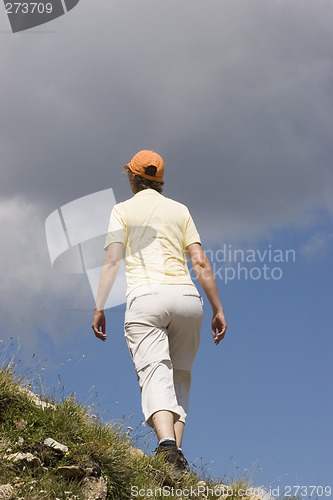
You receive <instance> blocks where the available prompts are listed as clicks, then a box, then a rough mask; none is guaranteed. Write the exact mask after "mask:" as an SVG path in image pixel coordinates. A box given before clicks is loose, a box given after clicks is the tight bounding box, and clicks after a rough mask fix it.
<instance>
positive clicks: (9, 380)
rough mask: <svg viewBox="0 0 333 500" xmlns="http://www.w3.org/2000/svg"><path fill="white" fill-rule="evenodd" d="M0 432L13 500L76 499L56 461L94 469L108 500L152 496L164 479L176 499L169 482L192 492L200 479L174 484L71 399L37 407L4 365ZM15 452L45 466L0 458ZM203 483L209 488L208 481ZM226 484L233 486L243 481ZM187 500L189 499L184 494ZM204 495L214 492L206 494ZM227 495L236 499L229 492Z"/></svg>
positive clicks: (162, 468)
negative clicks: (58, 446) (52, 445)
mask: <svg viewBox="0 0 333 500" xmlns="http://www.w3.org/2000/svg"><path fill="white" fill-rule="evenodd" d="M52 403H54V402H52ZM54 404H55V403H54ZM0 436H1V437H0V485H3V484H6V483H11V484H12V485H13V486H15V490H16V496H15V498H18V499H19V498H21V499H24V500H30V499H36V500H37V499H38V500H43V499H56V498H58V499H60V500H74V499H76V500H80V499H81V498H82V494H81V487H82V484H81V483H80V481H78V480H71V481H69V480H68V479H63V478H62V477H61V476H60V474H59V472H57V467H58V466H59V465H73V464H75V465H80V466H82V467H84V468H85V467H93V468H95V469H96V468H97V469H100V470H101V471H102V474H103V476H105V477H107V481H108V498H110V499H114V500H118V499H119V500H122V499H124V500H125V499H126V500H128V499H130V498H135V495H132V496H131V493H133V491H134V490H133V489H132V488H133V487H135V492H139V490H141V493H140V495H139V494H137V496H136V497H137V498H140V499H141V500H144V499H145V498H152V493H151V492H152V490H155V488H156V489H157V491H158V488H162V487H163V485H165V483H167V484H168V485H169V489H168V493H169V494H170V495H168V497H169V498H179V495H174V496H172V494H171V488H170V487H171V486H174V489H175V490H176V489H177V488H178V489H179V488H181V489H183V491H186V489H190V488H191V487H192V488H193V491H194V492H197V491H198V489H197V488H198V486H197V484H198V481H199V480H200V478H198V477H197V476H196V475H195V474H194V473H191V474H190V475H189V476H187V477H185V478H184V479H183V480H182V481H181V482H180V483H177V485H174V484H172V482H171V483H170V480H168V471H169V470H170V469H169V468H168V466H166V465H164V464H162V463H161V461H160V459H159V458H156V457H154V456H150V457H146V456H143V457H142V456H141V457H137V456H136V457H135V456H133V448H132V445H131V443H130V442H129V439H128V438H127V437H126V436H125V435H124V433H123V432H121V430H120V429H119V428H116V427H113V426H112V425H111V424H103V423H102V422H100V421H99V420H98V419H92V418H91V417H90V416H89V415H88V413H87V411H86V409H85V408H84V407H83V406H82V405H80V404H79V403H78V402H76V401H75V400H74V399H72V398H69V399H66V400H64V401H63V402H61V403H58V404H55V408H54V409H52V408H45V409H44V410H43V409H42V408H41V407H38V406H36V404H35V403H33V402H31V401H30V400H29V398H28V397H27V395H26V394H24V393H22V391H20V385H19V382H17V381H16V380H15V379H14V377H13V375H12V373H11V372H10V371H9V370H8V369H2V370H0ZM48 437H51V438H53V439H55V440H56V441H58V442H60V443H62V444H64V445H66V446H68V448H69V452H68V453H67V454H66V455H62V456H60V457H59V454H57V453H56V452H55V451H54V450H52V449H49V448H46V447H45V446H43V444H42V443H43V441H44V439H45V438H48ZM19 451H20V452H30V453H33V454H35V455H36V456H38V457H39V458H40V459H41V461H42V463H43V464H44V466H46V469H47V470H45V471H44V473H33V472H32V471H31V470H28V469H25V470H20V469H18V466H17V465H15V464H13V463H12V462H11V461H8V460H7V459H6V458H5V457H4V455H5V454H7V455H8V454H9V453H16V452H19ZM206 482H207V484H208V486H209V487H210V488H211V489H212V490H214V485H213V483H212V482H210V481H207V480H206ZM232 486H233V488H234V490H237V489H238V487H241V486H244V483H243V484H242V483H239V484H238V485H237V484H234V485H232ZM178 491H179V490H178ZM143 492H146V493H145V494H144V493H143ZM217 492H218V490H217ZM164 496H166V495H164ZM156 497H157V496H156ZM193 497H194V494H193ZM159 498H163V496H161V495H160V496H159ZM184 498H186V497H185V496H184ZM187 498H190V497H189V495H187ZM208 498H210V499H215V498H218V496H216V495H215V494H212V493H210V494H209V495H208ZM227 498H233V499H237V498H239V497H238V496H237V495H235V494H234V495H230V496H229V497H227ZM242 499H243V500H244V499H245V497H244V496H243V497H242Z"/></svg>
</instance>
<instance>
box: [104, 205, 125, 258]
mask: <svg viewBox="0 0 333 500" xmlns="http://www.w3.org/2000/svg"><path fill="white" fill-rule="evenodd" d="M126 240H127V233H126V223H125V221H124V218H123V217H122V215H121V210H120V204H118V205H115V206H114V207H113V209H112V212H111V215H110V222H109V228H108V233H107V236H106V241H105V245H104V250H106V249H107V247H108V246H109V245H110V243H122V244H123V245H124V247H125V246H126Z"/></svg>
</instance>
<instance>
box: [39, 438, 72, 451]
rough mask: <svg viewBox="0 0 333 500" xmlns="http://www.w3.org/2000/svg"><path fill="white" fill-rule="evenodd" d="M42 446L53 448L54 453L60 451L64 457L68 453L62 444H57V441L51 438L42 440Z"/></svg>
mask: <svg viewBox="0 0 333 500" xmlns="http://www.w3.org/2000/svg"><path fill="white" fill-rule="evenodd" d="M44 444H45V445H46V446H49V448H53V449H54V450H56V451H60V452H61V453H63V454H64V455H65V453H67V452H68V447H67V446H65V445H64V444H61V443H58V441H55V440H54V439H52V438H47V439H45V440H44Z"/></svg>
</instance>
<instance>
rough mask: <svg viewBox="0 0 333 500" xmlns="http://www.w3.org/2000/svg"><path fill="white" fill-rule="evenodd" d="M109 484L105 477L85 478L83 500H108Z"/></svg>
mask: <svg viewBox="0 0 333 500" xmlns="http://www.w3.org/2000/svg"><path fill="white" fill-rule="evenodd" d="M107 490H108V484H107V479H106V477H104V476H101V477H99V478H90V477H89V478H88V477H87V478H85V479H84V480H83V487H82V500H106V498H107Z"/></svg>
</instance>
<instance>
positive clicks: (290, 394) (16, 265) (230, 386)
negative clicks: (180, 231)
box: [0, 0, 333, 493]
mask: <svg viewBox="0 0 333 500" xmlns="http://www.w3.org/2000/svg"><path fill="white" fill-rule="evenodd" d="M332 24H333V5H332V3H331V2H330V1H326V0H309V1H308V2H304V1H300V0H210V1H209V2H207V1H204V0H200V1H199V0H184V1H182V2H179V1H175V0H168V2H166V1H165V2H162V1H156V0H154V1H153V0H141V1H140V2H136V1H134V0H127V1H122V2H108V1H106V0H99V1H98V2H93V3H91V2H86V1H84V0H81V1H80V2H79V4H78V5H77V7H75V8H74V9H73V10H72V11H70V12H69V13H67V14H66V15H64V16H62V17H60V18H58V19H57V20H55V21H52V22H51V23H49V24H46V25H44V26H41V27H38V28H35V29H32V30H28V31H26V32H22V33H16V34H12V33H11V31H10V25H9V22H8V19H7V17H6V14H5V11H4V8H3V9H2V11H1V12H0V38H1V48H0V62H1V68H2V72H1V73H2V76H1V80H0V88H1V93H0V95H1V98H0V99H1V124H0V148H1V165H2V166H1V177H0V178H1V182H0V228H1V233H2V238H1V241H2V244H1V250H0V252H1V254H0V256H1V266H2V279H1V281H0V293H1V304H0V317H1V320H2V326H1V329H2V331H1V337H2V339H3V344H4V345H5V346H8V345H9V344H10V341H8V338H9V337H14V338H15V339H16V338H17V337H19V338H20V342H21V348H20V349H21V353H20V356H22V357H26V359H29V356H31V355H32V354H35V353H37V354H38V356H39V357H40V358H41V359H42V358H43V359H44V358H46V359H47V360H48V368H49V370H48V373H49V383H50V385H52V383H53V379H52V376H53V377H54V380H56V379H57V369H58V370H59V369H60V368H59V367H60V366H61V367H62V368H61V369H62V370H63V373H62V377H63V379H64V381H65V385H66V390H67V391H69V392H70V391H75V392H76V393H77V394H79V395H80V397H81V398H82V399H83V400H85V398H86V396H87V394H88V392H89V390H90V388H91V387H92V386H94V387H96V391H97V392H99V393H100V392H102V393H103V394H104V396H103V398H104V399H103V401H104V402H103V403H101V405H102V408H103V410H105V411H107V410H106V409H107V407H108V408H109V409H108V411H109V413H108V418H113V417H115V418H118V417H119V415H124V416H125V418H126V417H128V416H129V414H130V413H131V412H133V413H134V414H135V416H134V417H133V418H134V421H135V422H137V423H139V422H140V419H141V415H140V405H139V399H138V394H137V388H136V386H135V377H134V375H133V372H132V366H131V363H130V360H129V357H128V354H127V352H126V349H125V346H124V342H123V339H122V338H121V337H122V332H121V329H122V327H121V323H122V315H123V309H121V307H120V308H116V309H115V310H111V311H110V322H111V324H112V325H114V326H113V329H114V337H115V339H114V340H113V341H112V342H113V344H112V343H111V345H110V344H109V345H107V346H104V345H99V344H96V343H94V341H95V339H94V338H92V337H91V334H90V323H91V317H90V316H91V315H90V308H91V307H92V295H91V291H90V287H89V284H88V280H87V278H86V276H84V275H73V274H62V273H59V272H55V270H54V269H52V266H51V263H50V259H49V255H48V249H47V245H46V238H45V229H44V223H45V219H46V218H47V217H48V216H49V215H50V214H51V213H52V212H53V211H55V210H57V209H58V208H59V207H61V206H63V205H64V204H67V203H69V202H71V201H73V200H75V199H77V198H79V197H83V196H86V195H89V194H91V193H95V192H99V191H101V190H104V189H107V188H112V189H113V192H114V195H115V198H116V200H117V201H121V200H123V199H125V198H126V197H129V196H130V192H129V188H128V185H127V180H126V178H125V177H124V175H123V173H122V166H123V165H124V164H125V163H126V162H127V161H128V160H129V159H130V158H131V157H132V156H133V154H134V153H135V152H136V151H138V150H139V149H155V150H156V151H158V152H159V153H160V154H161V155H162V156H163V157H164V159H165V163H166V183H165V191H164V194H165V195H166V196H170V197H171V198H175V199H177V200H179V201H181V202H183V203H185V204H187V205H188V207H189V209H190V211H191V213H192V215H193V217H194V219H195V221H196V224H197V227H198V229H199V231H200V234H201V237H202V241H203V243H204V245H205V248H206V249H208V250H210V251H211V255H212V260H213V263H214V265H215V271H216V273H217V280H218V286H219V289H220V290H221V294H222V296H223V300H224V303H225V309H226V313H227V316H228V321H229V332H228V338H226V340H225V343H224V345H223V346H222V345H221V346H219V347H221V349H220V350H219V351H218V352H217V351H216V350H214V349H213V347H212V346H211V345H210V342H209V340H210V339H209V338H208V336H207V335H205V337H203V342H202V349H201V351H200V354H199V357H198V360H197V364H196V367H195V371H194V382H193V384H194V386H193V396H192V400H193V403H192V404H193V410H192V412H193V417H191V418H192V420H190V421H189V425H188V427H189V429H188V438H187V442H186V447H187V449H188V454H189V457H190V459H191V460H192V461H194V460H196V458H197V457H202V463H203V464H207V467H208V469H209V472H210V473H211V474H213V475H215V476H219V477H222V476H223V475H226V476H227V477H229V478H230V477H234V476H241V475H242V474H243V471H244V470H245V469H247V472H246V473H248V474H249V475H250V476H251V477H252V475H253V476H254V482H257V483H260V484H265V485H266V486H270V485H271V486H275V485H277V484H279V485H286V484H295V483H297V484H320V485H324V484H328V483H329V482H331V483H332V477H333V475H332V472H333V471H332V466H331V463H332V452H331V449H332V446H331V445H332V441H331V442H329V441H330V440H331V439H332V437H331V423H330V422H331V418H332V401H331V384H332V369H331V352H332V338H331V335H330V334H331V333H332V326H331V319H330V316H329V312H330V310H331V300H330V297H331V294H332V287H331V279H332V266H331V260H330V258H331V255H332V248H333V227H332V212H333V201H332V200H333V193H332V190H333V167H332V157H333V140H332V139H333V137H332V135H333V113H332V111H333V109H332V108H333V97H332V96H333V64H332V46H333V34H332ZM225 245H227V247H228V248H232V249H243V250H244V251H245V250H248V249H254V250H255V251H258V250H259V251H260V252H264V251H265V249H266V250H268V249H271V250H272V251H273V253H274V251H282V252H285V250H288V249H292V250H293V251H294V252H295V256H296V257H295V259H294V260H293V261H289V262H280V263H277V262H272V256H271V257H269V254H268V253H266V256H265V259H264V260H265V262H264V263H265V264H266V265H267V266H270V268H272V267H274V266H275V267H279V269H281V270H282V275H281V276H280V274H279V271H276V273H278V274H276V275H275V277H276V276H277V275H279V276H280V278H279V279H273V278H272V276H271V274H269V277H270V279H267V277H266V279H265V277H264V275H263V274H262V271H260V273H259V272H258V271H253V272H252V275H250V274H249V273H250V272H251V269H253V267H258V268H259V269H261V267H262V262H260V263H259V264H258V262H257V261H256V262H254V263H253V262H252V263H248V262H247V263H246V264H244V265H245V267H246V269H247V273H248V274H247V279H246V272H245V271H243V274H241V275H240V276H237V272H238V269H239V268H237V265H238V263H237V262H236V260H235V259H233V258H231V259H229V261H230V260H231V262H229V265H231V267H232V268H233V269H234V271H235V273H236V274H235V277H234V278H233V279H231V280H230V281H229V282H227V283H226V279H225V273H226V270H225V268H223V266H225V265H226V263H225V262H221V255H222V254H221V252H220V253H217V252H218V250H220V251H221V250H223V249H225V248H226V246H225ZM262 255H263V254H262ZM274 255H276V253H275V254H274ZM283 255H284V254H283ZM259 260H260V259H259ZM251 266H252V267H251ZM221 267H222V269H221ZM231 275H232V271H231V274H230V276H231ZM205 308H206V309H205V310H206V320H205V321H206V323H205V324H206V330H208V331H209V315H210V312H209V308H208V305H207V304H206V305H205ZM111 315H112V316H111ZM111 318H112V319H111ZM116 333H117V334H118V335H116ZM206 339H207V340H206ZM8 343H9V344H8ZM7 349H9V348H8V347H7ZM116 349H118V351H117V353H115V350H116ZM88 353H89V354H88ZM3 356H5V354H4V355H3ZM68 359H71V360H76V361H75V368H73V366H74V365H73V363H74V362H72V361H71V362H69V361H68ZM100 359H102V360H103V363H104V364H103V363H102V364H103V369H101V368H100V366H101V363H100ZM27 363H28V361H27ZM71 363H72V364H71ZM207 365H208V366H207ZM99 370H101V373H100V375H99ZM87 373H90V374H91V375H90V376H87ZM119 373H120V374H121V376H120V378H121V379H123V380H124V385H125V382H126V390H125V391H124V387H122V388H121V387H120V388H118V387H117V388H115V387H114V386H113V384H112V383H111V384H110V385H109V386H108V387H105V385H104V383H102V382H101V379H103V380H105V377H107V378H108V380H110V381H112V377H113V376H114V377H117V376H119V375H118V374H119ZM118 380H119V379H118ZM212 380H214V382H212ZM127 382H128V386H129V387H130V388H131V389H130V390H131V391H133V392H132V393H131V401H130V402H129V401H128V394H129V392H128V391H129V389H128V387H127ZM120 389H122V391H121V390H120ZM118 391H119V392H118ZM124 392H125V393H126V397H125V396H124ZM203 393H204V394H205V397H203ZM116 400H117V405H114V406H113V407H112V408H111V409H110V406H112V405H111V403H110V401H113V402H114V401H116ZM118 400H119V401H118ZM118 403H119V404H118ZM103 405H104V406H103ZM212 420H213V422H212ZM213 424H214V425H213ZM138 425H139V424H138ZM198 433H199V434H200V436H202V438H196V439H197V441H195V442H194V438H193V436H194V435H198ZM216 434H218V437H217V436H216ZM152 446H153V444H152V443H151V447H152ZM151 449H152V448H151ZM196 463H197V462H196ZM258 463H259V464H260V465H257V464H258ZM253 464H256V465H253ZM254 469H256V470H254ZM257 469H260V473H258V470H257ZM277 478H278V479H277ZM288 481H291V483H288ZM311 482H312V483H311ZM331 485H332V484H331ZM332 486H333V485H332ZM282 493H283V492H282Z"/></svg>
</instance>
